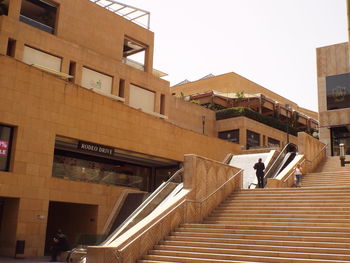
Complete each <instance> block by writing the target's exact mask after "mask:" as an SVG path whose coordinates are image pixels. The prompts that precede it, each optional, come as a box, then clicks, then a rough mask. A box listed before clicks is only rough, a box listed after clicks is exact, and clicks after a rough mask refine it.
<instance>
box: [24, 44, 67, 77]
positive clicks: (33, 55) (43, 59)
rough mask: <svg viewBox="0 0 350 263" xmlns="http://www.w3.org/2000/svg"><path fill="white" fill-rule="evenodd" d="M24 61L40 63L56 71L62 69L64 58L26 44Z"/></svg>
mask: <svg viewBox="0 0 350 263" xmlns="http://www.w3.org/2000/svg"><path fill="white" fill-rule="evenodd" d="M23 62H24V63H26V64H29V65H38V66H42V67H45V68H48V69H52V70H55V71H61V64H62V59H61V58H59V57H56V56H53V55H51V54H48V53H46V52H43V51H40V50H38V49H35V48H32V47H28V46H24V52H23Z"/></svg>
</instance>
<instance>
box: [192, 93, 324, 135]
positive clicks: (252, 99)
mask: <svg viewBox="0 0 350 263" xmlns="http://www.w3.org/2000/svg"><path fill="white" fill-rule="evenodd" d="M188 100H192V101H197V102H198V103H199V104H200V105H202V106H204V107H207V108H211V109H213V110H219V109H225V108H231V107H245V108H249V109H251V110H254V111H256V112H259V113H260V114H262V115H265V116H271V117H276V116H275V115H276V113H277V114H278V117H277V118H278V119H279V120H280V121H282V122H284V123H288V122H289V121H290V120H291V119H292V117H293V115H294V116H297V120H296V122H297V125H298V128H299V129H300V130H303V131H308V130H311V129H313V130H315V129H317V127H318V122H317V120H314V119H312V118H311V117H309V116H306V115H305V114H303V113H301V112H299V111H298V112H297V111H295V110H293V109H292V108H291V107H290V106H289V105H285V104H281V103H279V102H277V101H274V100H273V99H271V98H268V97H266V96H265V95H263V94H260V93H259V94H242V96H239V94H237V93H233V92H232V93H227V92H225V93H222V92H218V91H214V90H209V91H207V92H203V93H198V94H193V95H191V96H188Z"/></svg>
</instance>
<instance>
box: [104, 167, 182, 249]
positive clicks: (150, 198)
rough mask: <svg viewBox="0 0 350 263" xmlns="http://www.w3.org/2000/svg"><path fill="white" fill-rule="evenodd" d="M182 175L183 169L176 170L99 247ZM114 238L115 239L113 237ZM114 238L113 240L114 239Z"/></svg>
mask: <svg viewBox="0 0 350 263" xmlns="http://www.w3.org/2000/svg"><path fill="white" fill-rule="evenodd" d="M182 173H183V168H181V169H179V170H177V171H176V172H175V173H174V174H173V175H172V176H171V177H170V178H169V179H168V180H167V181H166V182H164V183H162V184H161V185H160V186H159V187H158V188H157V189H156V190H154V191H153V192H152V193H151V194H150V195H149V196H148V197H147V198H146V199H145V200H144V201H143V202H142V203H141V204H140V205H139V207H137V208H136V209H135V211H134V212H132V213H131V214H130V215H129V216H128V217H127V218H126V219H125V220H124V222H123V223H122V224H121V225H120V226H118V227H117V228H116V229H115V230H114V231H113V232H112V233H111V234H110V235H109V236H108V237H107V238H106V240H105V241H103V242H102V243H101V244H100V245H101V246H102V245H105V244H106V243H107V240H108V239H109V237H112V236H113V235H115V234H116V233H118V231H120V230H121V229H122V228H123V227H125V226H126V225H127V224H128V223H129V222H130V220H131V219H132V218H133V217H134V216H135V215H136V214H138V213H139V212H141V211H142V210H143V209H144V208H145V207H146V205H147V204H149V203H150V202H151V201H152V200H153V198H154V197H155V196H157V195H158V194H159V193H160V192H161V191H162V190H163V189H164V188H165V186H166V185H168V184H169V183H171V182H172V181H174V180H175V179H176V178H177V177H178V176H180V175H182ZM181 182H182V178H181ZM115 238H116V237H115ZM115 238H114V239H115Z"/></svg>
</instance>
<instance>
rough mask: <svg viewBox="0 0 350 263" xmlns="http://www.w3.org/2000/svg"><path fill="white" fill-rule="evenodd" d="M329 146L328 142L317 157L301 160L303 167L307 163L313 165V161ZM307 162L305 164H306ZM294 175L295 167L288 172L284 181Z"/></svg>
mask: <svg viewBox="0 0 350 263" xmlns="http://www.w3.org/2000/svg"><path fill="white" fill-rule="evenodd" d="M327 147H328V144H325V145H324V146H323V147H322V149H321V150H320V151H319V152H318V153H317V154H316V155H315V157H314V158H313V159H312V160H311V161H310V160H308V159H303V160H302V161H301V162H300V165H301V166H302V167H305V165H306V163H311V165H312V166H313V164H312V163H313V162H314V161H315V160H316V159H317V158H318V157H319V156H320V154H321V153H323V152H325V150H326V149H327ZM304 164H305V165H304ZM292 175H294V167H293V169H292V170H291V171H290V173H289V174H288V176H287V177H286V179H284V180H283V183H286V182H287V181H288V180H289V178H290V177H291V176H292Z"/></svg>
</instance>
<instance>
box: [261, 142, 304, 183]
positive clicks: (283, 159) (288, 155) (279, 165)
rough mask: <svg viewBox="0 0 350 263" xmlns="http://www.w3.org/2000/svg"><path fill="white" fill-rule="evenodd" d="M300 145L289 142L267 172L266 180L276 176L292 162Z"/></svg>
mask: <svg viewBox="0 0 350 263" xmlns="http://www.w3.org/2000/svg"><path fill="white" fill-rule="evenodd" d="M297 149H298V147H297V146H296V145H295V144H293V143H288V144H287V145H286V146H285V147H284V148H283V149H282V151H281V152H280V153H279V155H278V156H277V158H276V159H275V161H274V162H273V163H272V165H271V166H270V167H269V168H268V169H267V171H266V172H265V177H264V180H265V182H266V181H267V179H268V178H276V177H277V176H278V175H279V174H280V173H281V172H282V171H283V169H285V168H286V167H287V166H288V164H290V163H291V162H292V161H293V160H294V158H295V156H296V155H297Z"/></svg>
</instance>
